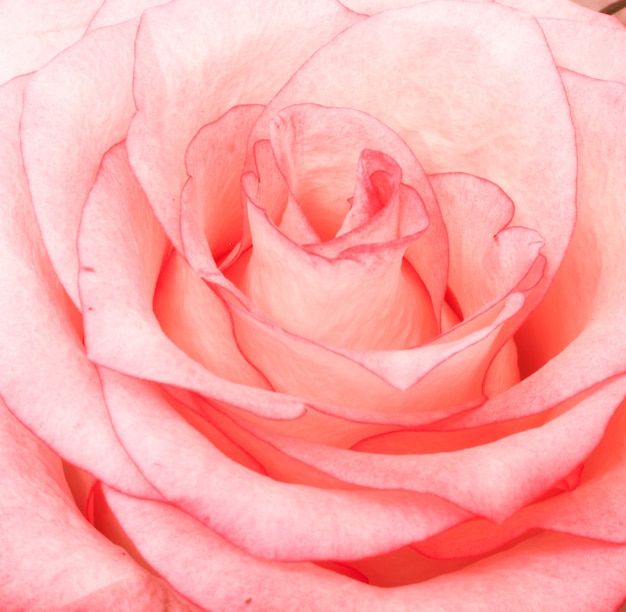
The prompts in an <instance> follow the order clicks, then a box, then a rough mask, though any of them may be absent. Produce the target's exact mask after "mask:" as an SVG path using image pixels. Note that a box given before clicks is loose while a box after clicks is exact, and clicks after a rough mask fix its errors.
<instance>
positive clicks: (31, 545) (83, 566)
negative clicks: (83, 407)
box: [0, 400, 194, 612]
mask: <svg viewBox="0 0 626 612" xmlns="http://www.w3.org/2000/svg"><path fill="white" fill-rule="evenodd" d="M0 461H1V462H2V466H3V469H2V471H1V472H0V486H1V487H2V496H1V498H0V541H1V542H2V555H1V556H0V575H1V576H2V592H1V593H0V605H1V606H2V608H3V609H5V610H44V609H45V610H60V609H63V610H77V611H78V610H86V609H92V610H93V609H103V608H107V607H112V608H113V609H120V607H121V606H124V607H125V606H128V605H132V607H133V608H134V609H136V610H142V609H152V610H154V609H161V608H164V607H165V606H172V608H171V609H173V610H177V611H180V612H183V611H188V610H189V611H190V610H193V609H194V608H193V606H191V605H189V604H188V603H186V602H185V600H184V599H183V598H181V597H180V596H179V595H178V594H177V593H176V592H174V591H173V590H171V589H170V588H169V587H168V586H166V585H165V584H164V583H163V582H162V581H160V580H158V579H156V578H154V577H153V576H152V575H150V574H149V573H148V572H147V571H146V570H144V569H142V568H140V567H139V566H138V565H137V564H136V563H135V562H134V561H132V560H131V559H130V558H129V556H128V555H127V553H126V552H125V551H124V550H122V549H121V548H119V547H117V546H114V545H113V544H111V542H108V541H107V540H106V539H105V538H103V537H102V535H101V534H99V533H98V532H97V531H96V530H95V529H94V528H93V527H92V526H91V525H90V524H89V523H87V521H86V520H85V519H84V518H83V516H82V515H81V514H80V512H79V511H78V509H77V508H76V506H75V505H74V502H73V500H72V499H71V495H70V493H69V490H68V489H67V484H66V483H65V481H64V479H63V471H62V467H61V461H60V460H59V458H58V457H57V456H56V455H55V454H54V453H53V452H51V451H50V449H48V448H47V447H45V446H44V445H43V444H42V443H41V442H40V441H39V440H37V438H35V436H33V435H32V434H31V433H30V432H29V431H28V430H27V429H26V428H25V427H23V426H22V425H21V424H20V423H18V422H17V421H16V420H15V418H14V417H13V416H12V415H11V414H10V413H9V412H8V411H7V409H6V407H5V405H4V403H3V402H2V401H1V400H0ZM168 609H169V608H168Z"/></svg>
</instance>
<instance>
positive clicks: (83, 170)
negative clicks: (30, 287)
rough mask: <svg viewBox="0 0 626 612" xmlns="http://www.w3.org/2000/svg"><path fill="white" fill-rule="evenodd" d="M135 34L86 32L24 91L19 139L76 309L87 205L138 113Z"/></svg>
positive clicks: (132, 26) (124, 29)
mask: <svg viewBox="0 0 626 612" xmlns="http://www.w3.org/2000/svg"><path fill="white" fill-rule="evenodd" d="M136 31H137V22H136V21H135V22H127V23H123V24H120V25H116V26H112V27H111V28H103V29H100V30H96V31H94V32H92V33H90V34H88V35H86V36H85V37H84V38H83V39H82V40H81V41H80V42H78V43H77V44H76V45H74V46H73V47H70V48H69V49H67V50H66V51H65V52H63V53H62V54H61V55H59V56H58V57H57V58H55V60H54V61H53V62H51V63H50V64H48V65H47V66H46V67H45V68H43V69H41V70H40V71H38V72H37V74H35V75H33V77H32V79H31V80H30V81H29V85H28V87H27V90H26V94H25V101H24V112H23V115H22V122H21V134H22V147H23V152H24V164H25V167H26V174H27V176H28V183H29V187H30V191H31V194H32V198H33V206H34V208H35V213H36V215H37V220H38V222H39V225H40V227H41V232H42V236H43V240H44V243H45V245H46V248H47V250H48V253H49V254H50V259H51V260H52V264H53V266H54V269H55V272H56V274H57V276H58V277H59V279H60V280H61V283H62V284H63V287H64V288H65V290H66V291H67V292H68V294H69V295H70V297H71V298H72V300H73V302H74V303H75V304H78V303H79V299H78V287H77V278H78V258H77V255H76V247H75V243H76V235H77V233H78V225H79V223H80V215H81V211H82V207H83V204H84V202H85V199H86V197H87V194H88V193H89V189H90V188H91V185H92V184H93V181H94V179H95V177H96V173H97V171H98V166H99V165H100V159H101V158H102V155H103V153H104V152H105V151H106V150H107V149H108V148H109V147H110V146H111V145H113V144H114V143H116V142H118V141H120V140H122V139H123V138H124V136H125V134H126V130H127V129H128V124H129V122H130V118H131V116H132V114H133V112H134V110H135V107H134V104H133V99H132V94H131V78H132V65H133V46H134V42H135V34H136ZM69 84H71V86H70V85H69ZM59 210H62V211H63V214H59Z"/></svg>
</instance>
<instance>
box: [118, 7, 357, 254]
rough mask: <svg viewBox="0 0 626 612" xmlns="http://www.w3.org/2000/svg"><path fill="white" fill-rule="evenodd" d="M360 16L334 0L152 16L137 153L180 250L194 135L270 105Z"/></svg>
mask: <svg viewBox="0 0 626 612" xmlns="http://www.w3.org/2000/svg"><path fill="white" fill-rule="evenodd" d="M359 19H360V17H359V16H357V15H355V14H354V13H351V12H349V11H348V10H347V9H345V8H344V7H343V6H342V5H341V4H340V3H338V2H334V1H333V0H319V1H317V2H312V3H301V4H299V5H298V10H293V3H292V2H291V1H289V0H271V1H268V2H264V3H263V5H262V6H261V5H257V4H250V3H249V2H242V1H235V2H233V1H228V2H210V3H207V2H204V1H202V0H181V1H179V2H174V3H169V4H167V5H165V6H163V7H157V8H154V9H151V10H149V11H147V12H146V13H145V14H144V17H143V19H142V23H141V27H140V29H139V33H138V36H137V47H136V54H137V57H136V63H135V78H134V93H135V99H136V102H137V107H138V109H139V112H138V113H137V115H136V116H135V118H134V120H133V123H132V126H131V128H130V131H129V134H128V151H129V156H130V160H131V163H132V166H133V169H134V171H135V173H136V174H137V176H138V177H139V181H140V183H141V185H142V187H143V189H144V190H145V192H146V193H147V195H148V198H149V200H150V204H151V206H152V207H153V208H154V210H155V213H156V215H157V217H158V218H159V220H160V221H161V223H162V224H163V227H164V228H165V231H166V233H167V235H168V236H169V238H170V239H171V240H172V242H173V243H174V245H175V246H176V247H177V248H180V247H181V239H180V215H179V209H178V206H177V205H174V206H173V205H172V202H175V203H176V202H178V201H179V197H180V192H181V189H182V187H183V184H184V183H185V181H186V179H187V174H186V172H185V167H184V154H185V150H186V148H187V145H188V144H189V141H190V140H191V138H192V137H193V135H194V134H195V133H196V132H197V131H198V130H199V128H200V127H201V126H203V125H205V124H207V123H210V122H212V121H215V120H216V119H217V118H218V117H220V116H221V115H223V114H224V113H225V112H226V111H227V110H228V109H230V108H232V107H233V106H236V105H239V104H254V103H257V104H258V103H265V102H267V100H269V99H270V98H271V97H272V96H273V95H274V94H275V93H276V91H277V90H278V88H279V87H280V86H281V85H282V84H283V83H284V82H285V81H286V80H287V79H288V78H289V75H291V74H293V72H294V71H295V70H296V68H297V67H298V66H299V65H300V64H301V63H302V62H303V61H304V60H305V59H306V58H307V57H308V56H309V55H310V54H311V53H313V52H314V51H315V50H316V49H318V48H319V47H320V46H321V45H323V44H324V43H326V42H327V41H328V40H330V39H331V38H332V37H333V36H335V35H336V34H338V33H339V32H341V31H342V30H343V29H345V28H346V27H348V26H349V25H351V24H352V23H355V22H356V21H358V20H359ZM294 31H295V32H299V33H300V34H299V35H298V36H293V35H292V33H293V32H294ZM242 57H245V62H243V63H242V61H241V58H242ZM164 142H166V143H168V146H166V147H164V146H162V143H164Z"/></svg>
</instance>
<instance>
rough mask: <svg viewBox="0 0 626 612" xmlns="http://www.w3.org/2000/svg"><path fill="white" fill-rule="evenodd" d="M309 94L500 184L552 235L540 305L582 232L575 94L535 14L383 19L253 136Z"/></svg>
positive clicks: (473, 6) (444, 166)
mask: <svg viewBox="0 0 626 612" xmlns="http://www.w3.org/2000/svg"><path fill="white" fill-rule="evenodd" d="M580 10H583V9H580ZM584 12H585V13H587V11H584ZM380 40H384V41H385V44H384V45H381V44H380ZM450 40H453V41H455V42H454V45H451V44H449V41H450ZM503 41H506V45H503ZM337 57H341V58H342V61H341V62H337V61H336V58H337ZM494 58H497V61H494ZM398 66H403V71H402V77H403V78H398V71H397V67H398ZM538 84H539V86H538ZM390 100H393V104H390V103H389V101H390ZM301 102H307V103H316V104H322V105H333V106H343V107H348V108H352V109H357V110H362V111H365V112H367V113H369V114H371V115H373V116H375V117H377V119H378V120H380V121H382V122H383V123H385V124H386V125H387V126H389V127H390V128H391V129H392V130H394V131H395V132H397V134H398V135H399V136H400V137H401V138H402V139H403V140H405V141H406V143H407V144H408V145H409V146H410V147H411V149H412V150H413V152H414V154H415V156H416V157H417V159H419V161H420V163H421V164H422V165H423V166H424V168H425V169H426V171H427V172H429V173H435V172H437V173H441V172H449V171H455V172H466V173H468V174H472V175H476V176H481V177H483V178H486V179H488V180H490V181H491V182H493V183H495V184H496V185H499V186H500V187H501V188H502V189H503V191H504V192H505V193H506V194H507V195H508V196H509V197H510V198H511V199H512V200H513V201H514V202H515V212H516V214H515V218H514V223H515V224H516V225H521V226H524V227H529V228H532V229H535V230H537V231H538V232H539V233H540V234H541V235H542V237H543V238H544V240H545V243H546V246H545V247H544V251H543V255H544V256H545V257H546V260H547V265H546V270H545V278H544V279H543V280H542V281H541V288H540V289H541V290H538V291H537V292H536V294H535V295H534V296H533V299H532V300H530V301H529V307H530V306H531V305H532V304H536V303H537V301H538V300H539V298H540V296H541V294H542V293H544V292H545V291H546V290H547V288H548V286H549V282H550V279H551V278H552V277H553V275H554V273H555V272H556V270H557V268H558V265H559V263H560V261H561V259H562V257H563V254H564V252H565V249H566V248H567V245H568V243H569V237H570V234H571V231H572V229H573V225H574V221H575V192H576V190H575V186H576V185H575V181H576V157H575V142H574V132H573V128H572V123H571V117H570V111H569V105H568V102H567V98H566V97H565V93H564V91H563V85H562V82H561V79H560V77H559V74H558V72H557V70H556V67H555V65H554V60H553V58H552V55H551V53H550V50H549V48H548V46H547V44H546V41H545V38H544V35H543V32H542V31H541V29H540V28H539V26H538V24H537V22H536V21H535V20H534V19H532V18H530V17H529V16H527V15H524V14H522V13H519V12H517V11H513V10H511V9H508V8H507V7H503V6H500V5H498V4H495V3H475V2H454V1H450V2H427V3H420V4H416V5H414V6H412V7H410V8H407V9H400V10H394V11H387V12H383V13H380V14H378V15H375V16H373V17H371V18H370V19H367V20H365V21H363V22H360V23H358V24H356V25H354V26H352V27H351V28H349V29H348V30H346V31H345V32H343V33H342V34H340V35H339V36H337V37H336V38H335V39H334V40H333V41H332V42H330V43H329V44H327V45H326V46H325V47H323V48H322V49H320V50H319V51H318V52H317V53H316V54H315V55H314V56H313V57H312V58H311V59H310V60H309V61H308V62H307V63H306V64H305V65H304V66H302V67H301V68H300V69H299V70H298V72H297V73H296V74H295V75H294V76H293V78H292V79H291V80H290V81H289V83H288V84H287V85H286V86H285V87H284V89H283V90H282V91H281V92H280V93H279V94H278V95H277V96H276V97H275V98H274V99H273V100H272V102H271V103H270V104H269V105H268V107H267V109H266V111H265V112H264V114H263V115H262V116H261V118H260V119H259V122H258V123H257V126H256V128H255V131H254V132H253V134H252V135H251V141H254V140H255V139H256V137H257V135H261V137H262V135H263V134H265V133H266V132H267V125H268V123H269V121H270V120H271V117H273V116H274V114H275V113H276V111H277V110H278V109H280V108H284V107H286V106H288V105H292V104H297V103H301ZM408 126H410V128H409V127H408ZM494 160H498V163H495V162H494Z"/></svg>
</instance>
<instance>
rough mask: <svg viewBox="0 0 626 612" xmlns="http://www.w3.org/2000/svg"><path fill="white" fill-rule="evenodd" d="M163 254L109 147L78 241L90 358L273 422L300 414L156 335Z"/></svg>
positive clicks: (119, 154) (129, 176)
mask: <svg viewBox="0 0 626 612" xmlns="http://www.w3.org/2000/svg"><path fill="white" fill-rule="evenodd" d="M170 248H171V247H170V243H169V241H168V240H167V238H166V237H165V234H164V232H163V229H162V228H161V226H160V225H159V223H158V221H157V220H156V218H155V217H154V215H153V213H152V210H151V209H150V207H149V206H148V203H147V202H146V197H145V194H144V193H143V191H142V190H141V188H140V186H139V185H138V183H137V180H136V178H135V176H134V175H133V173H132V172H131V170H130V167H129V165H128V159H127V155H126V150H125V148H124V144H123V143H122V144H120V145H118V146H116V147H114V148H113V149H111V150H110V151H109V152H108V153H107V154H106V155H105V158H104V160H103V163H102V167H101V169H100V172H99V175H98V180H97V182H96V184H95V186H94V189H93V190H92V192H91V194H90V196H89V200H88V202H87V204H86V205H85V209H84V211H83V216H82V221H81V227H80V233H79V239H78V250H79V257H80V265H81V272H80V279H79V282H80V291H81V302H82V309H83V314H84V323H85V334H86V340H85V341H86V346H87V351H88V354H89V357H90V358H91V359H92V360H93V361H95V362H96V363H99V364H101V365H108V366H109V367H111V368H113V369H116V370H118V371H121V372H125V373H128V374H130V375H132V376H138V377H140V378H148V379H152V380H158V381H159V382H162V383H165V384H172V385H175V386H178V387H182V388H187V389H193V390H195V391H198V392H200V393H203V394H205V395H207V396H209V397H212V398H215V399H218V400H223V401H230V402H232V403H235V404H236V405H238V406H241V407H245V408H248V409H250V410H253V411H256V412H258V413H259V414H264V415H266V416H271V417H273V418H294V417H296V416H298V415H300V414H302V412H303V410H304V408H303V406H302V403H301V401H299V400H297V399H295V398H289V397H286V396H279V395H277V394H275V393H272V392H270V391H266V390H264V389H255V388H253V387H249V386H247V385H240V384H235V383H231V382H229V381H228V380H225V379H223V378H221V377H219V376H218V375H216V374H214V373H212V372H210V371H209V370H207V369H206V368H205V367H203V366H202V365H201V364H200V363H198V362H197V361H194V360H193V359H192V358H190V357H189V356H188V355H186V354H185V353H184V352H183V351H182V350H180V349H179V348H178V347H177V346H176V345H175V344H174V343H173V342H172V341H171V340H170V339H169V338H168V337H167V335H166V334H165V333H164V332H163V330H162V328H161V327H160V325H159V321H158V319H157V318H156V316H155V314H154V311H153V299H154V294H155V289H156V284H157V279H158V277H159V274H160V271H161V266H162V265H163V262H164V258H165V257H166V256H167V255H168V254H169V252H170ZM103 262H106V264H105V263H103ZM111 329H115V330H116V334H115V335H111V333H110V330H111ZM209 331H210V330H207V333H208V332H209ZM220 333H221V332H220Z"/></svg>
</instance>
